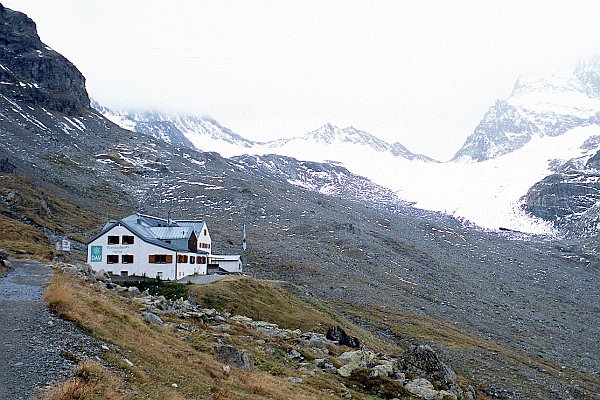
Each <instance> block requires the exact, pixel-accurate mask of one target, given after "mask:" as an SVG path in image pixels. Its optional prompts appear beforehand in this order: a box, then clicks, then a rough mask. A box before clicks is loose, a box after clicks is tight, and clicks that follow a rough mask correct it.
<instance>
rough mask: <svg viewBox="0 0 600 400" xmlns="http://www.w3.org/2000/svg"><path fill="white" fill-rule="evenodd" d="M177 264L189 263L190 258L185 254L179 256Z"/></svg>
mask: <svg viewBox="0 0 600 400" xmlns="http://www.w3.org/2000/svg"><path fill="white" fill-rule="evenodd" d="M177 262H178V263H187V262H188V256H186V255H183V254H179V255H178V256H177Z"/></svg>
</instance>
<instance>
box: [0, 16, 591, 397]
mask: <svg viewBox="0 0 600 400" xmlns="http://www.w3.org/2000/svg"><path fill="white" fill-rule="evenodd" d="M2 10H3V12H2V13H0V26H3V29H4V30H3V31H2V32H0V34H1V36H0V43H6V42H9V41H10V40H13V41H15V40H17V39H15V38H19V37H20V38H21V41H20V42H19V43H15V44H13V45H12V47H11V48H12V49H13V50H14V51H13V57H14V58H22V57H26V56H27V55H29V54H34V53H37V52H36V50H37V49H38V48H39V47H40V46H42V47H43V44H41V42H39V38H38V37H37V34H35V30H33V31H32V30H23V29H22V25H23V21H25V22H28V21H29V20H28V19H27V18H26V17H25V16H24V15H20V16H16V15H15V14H13V13H11V12H10V11H8V10H4V9H2ZM26 25H27V24H26ZM27 26H30V25H27ZM19 35H20V36H19ZM11 38H12V39H11ZM0 56H1V57H3V58H2V65H3V66H7V68H10V70H11V71H13V72H15V70H14V69H13V68H11V67H8V66H9V65H16V64H18V63H19V62H20V61H14V60H12V61H11V60H10V59H8V56H6V53H5V52H3V53H2V54H1V55H0ZM44 62H46V61H44ZM47 62H48V63H49V64H50V65H49V66H48V67H47V68H48V71H63V72H64V75H63V76H62V78H60V79H62V80H65V82H70V84H67V83H66V84H65V86H64V87H61V88H57V89H56V90H54V91H53V90H50V89H48V88H50V87H54V86H52V85H54V83H53V84H50V82H46V81H47V80H48V81H53V80H54V79H56V78H54V77H53V75H49V76H45V75H44V76H41V77H39V76H38V75H36V74H37V73H38V70H37V69H36V68H34V69H27V68H22V69H21V70H19V74H20V75H19V77H18V79H19V82H22V83H23V84H24V85H25V86H27V87H29V89H31V90H29V89H27V90H25V91H21V90H20V89H18V88H17V87H14V88H12V87H9V85H2V90H3V91H2V93H1V94H0V113H1V115H0V143H1V147H0V157H3V158H4V157H8V158H9V159H10V161H11V162H12V163H14V164H15V165H16V166H17V173H18V174H21V175H25V176H27V177H28V178H29V179H30V180H31V181H33V182H34V183H35V185H36V186H37V187H38V188H42V189H44V190H45V191H47V192H48V193H51V194H52V195H54V196H56V197H59V198H61V199H62V200H64V201H65V202H69V203H73V204H75V205H77V206H78V207H80V208H81V209H84V210H87V211H89V212H94V213H96V214H100V215H103V216H106V219H108V218H115V217H121V216H122V215H124V214H126V213H129V212H131V211H134V210H137V211H140V212H146V213H150V214H155V215H167V212H170V214H171V215H172V216H173V217H187V218H195V217H199V218H203V219H205V220H206V221H208V222H209V225H210V226H211V236H212V238H213V243H214V246H215V248H214V251H215V252H227V253H230V252H231V253H233V252H236V253H237V252H239V251H240V250H239V247H240V243H241V230H242V226H243V224H246V226H247V233H248V250H247V252H246V254H245V260H246V268H247V269H246V270H247V272H248V273H251V274H256V275H258V276H263V277H268V278H273V279H277V280H281V279H283V280H287V281H289V282H292V283H294V284H296V285H299V287H300V288H301V289H302V292H303V293H312V294H313V295H315V296H318V297H320V298H323V299H326V300H330V301H331V305H332V306H335V305H340V304H347V305H348V308H349V310H351V311H353V312H356V311H357V310H359V309H364V310H368V311H369V312H368V313H367V315H362V316H361V315H356V316H355V318H356V319H357V320H358V321H359V322H361V323H362V324H364V326H365V327H367V328H369V329H372V330H374V331H376V332H377V333H379V334H381V335H382V336H383V337H386V338H388V339H389V340H394V341H411V340H417V341H419V340H421V341H427V343H428V344H431V345H432V346H434V347H438V348H441V349H442V350H441V355H442V356H443V357H445V358H446V359H448V360H449V364H451V365H452V366H453V367H454V368H456V369H459V370H461V371H464V372H465V373H466V374H467V375H468V377H469V378H471V379H473V381H475V382H476V384H477V385H478V386H479V387H480V389H481V390H482V391H484V392H485V393H487V394H489V395H490V396H491V397H492V398H502V397H501V396H504V398H506V397H509V398H510V397H512V398H565V399H571V398H577V399H579V398H586V396H587V397H591V396H593V395H594V393H598V392H599V391H600V390H599V388H600V383H599V382H598V379H597V377H596V376H595V375H594V374H595V371H598V369H599V368H600V360H599V359H598V356H597V355H598V354H600V349H599V348H598V343H597V341H595V340H593V339H591V338H594V337H595V335H596V333H597V332H596V327H597V326H598V323H599V321H600V315H599V311H598V308H597V307H596V304H597V299H598V296H599V295H600V294H599V293H598V290H599V287H600V286H599V285H598V273H597V268H598V265H599V264H598V260H596V259H594V258H593V253H590V254H588V253H586V252H585V251H583V250H582V249H581V247H580V243H579V242H568V241H560V242H547V241H542V240H537V239H535V238H529V237H527V236H521V235H518V234H513V233H504V234H498V233H494V232H483V231H480V230H476V229H471V228H470V227H465V226H463V225H462V224H461V223H460V222H459V221H457V220H455V219H452V218H449V217H447V216H443V215H439V214H436V215H435V218H432V217H431V215H430V214H429V213H428V214H426V213H424V212H421V211H419V210H416V209H412V208H409V207H406V206H404V205H402V204H399V205H397V206H395V207H374V205H373V202H372V201H371V202H369V203H366V202H364V201H360V200H358V199H347V198H343V197H333V196H326V195H324V194H322V193H319V192H318V191H314V190H307V189H306V188H301V187H297V186H294V185H292V184H290V183H289V182H286V180H287V176H288V174H287V173H285V174H284V176H285V177H286V178H285V179H284V178H282V177H281V175H279V173H278V172H271V173H267V172H265V171H264V170H262V168H251V167H250V165H252V162H254V161H252V160H251V159H246V160H243V159H238V160H232V159H224V158H222V157H221V156H219V155H218V154H215V153H203V152H200V151H198V150H195V149H192V148H189V147H185V146H178V145H174V144H170V143H167V142H165V141H164V140H159V139H156V138H154V137H152V136H150V135H147V134H142V133H138V132H133V131H129V130H125V129H123V128H121V127H119V126H117V125H115V124H114V123H112V122H111V121H109V120H108V119H106V118H105V117H104V116H102V115H101V114H100V113H99V112H97V111H95V110H93V109H90V108H88V107H87V104H88V101H89V99H87V96H85V97H84V98H81V96H83V95H84V94H85V92H84V90H85V88H84V87H83V86H81V85H82V84H83V80H81V74H80V73H79V72H78V71H77V70H76V69H72V64H71V63H69V62H68V61H67V60H65V59H64V58H62V57H59V56H52V57H49V58H48V60H47ZM58 76H60V75H58ZM3 79H4V78H3ZM15 79H17V78H15ZM75 82H80V83H81V85H76V84H74V83H75ZM34 83H35V84H37V85H38V86H40V88H39V90H40V93H43V96H46V97H42V95H41V94H40V95H39V96H40V97H36V96H37V95H29V94H30V93H37V92H36V90H38V88H35V85H34ZM29 85H30V86H29ZM4 86H6V87H4ZM18 86H20V87H22V85H21V84H19V85H18ZM42 88H43V89H44V91H42ZM34 89H35V90H34ZM28 93H29V94H28ZM44 99H45V100H44ZM59 100H60V101H59ZM348 145H349V146H354V145H357V146H363V145H361V144H351V143H349V144H348ZM322 147H324V146H322ZM359 148H363V149H364V147H359ZM390 157H392V156H391V155H390ZM255 160H256V159H255ZM367 161H369V162H370V160H367ZM406 162H407V163H409V161H407V160H406ZM290 163H291V164H290V165H291V166H293V168H294V169H296V171H298V170H297V168H304V171H306V172H305V175H301V174H299V173H298V177H301V176H302V178H303V179H304V177H306V178H308V177H310V180H308V182H315V185H320V184H323V183H322V182H321V181H318V180H316V179H317V178H319V177H320V175H319V173H318V171H317V170H318V169H319V168H321V166H311V165H309V164H303V165H301V166H295V165H294V164H293V163H294V161H290ZM420 164H435V165H437V164H436V163H424V162H421V163H420ZM301 170H302V169H301ZM331 172H332V173H339V174H343V171H342V170H335V169H332V170H331ZM328 173H329V172H328ZM327 179H329V178H327ZM5 182H6V180H3V184H6V183H5ZM432 182H435V181H432ZM311 184H313V183H311ZM432 186H435V185H432ZM367 189H368V188H366V189H365V190H367ZM19 190H20V189H19V188H18V187H17V188H10V189H9V190H8V191H6V192H7V195H5V196H4V195H3V196H2V198H1V199H0V204H1V205H2V207H0V212H2V210H4V209H5V208H6V209H11V210H18V209H20V208H19V207H16V206H14V205H15V204H14V203H18V202H19V201H21V200H20V195H19ZM368 190H377V189H376V188H371V189H368ZM3 193H4V191H3ZM341 195H342V196H346V195H348V194H347V193H341ZM8 205H11V207H8ZM13 206H14V207H13ZM36 207H37V206H36ZM38 208H39V207H38ZM36 211H37V212H39V213H44V214H45V215H46V216H47V218H50V219H51V218H52V217H53V215H55V212H54V211H53V210H52V208H40V209H39V210H36ZM6 217H8V218H15V219H21V220H22V221H24V222H26V223H28V224H30V225H31V226H34V227H36V228H39V230H40V231H42V230H43V229H44V228H46V227H45V226H44V224H43V223H41V222H40V221H39V220H38V219H36V218H21V216H20V215H13V214H10V215H6ZM100 227H101V224H99V226H98V229H100ZM46 229H47V228H46ZM94 233H96V232H89V236H92V235H93V234H94ZM63 234H66V235H67V236H69V235H70V232H63ZM555 282H560V284H559V285H556V284H554V283H555ZM573 293H577V296H573ZM354 304H355V305H357V307H352V305H354ZM373 313H383V314H384V315H385V319H382V320H381V321H382V322H381V323H377V324H373V323H372V321H371V320H370V319H369V318H370V314H373ZM407 315H410V316H411V317H410V318H411V319H409V320H410V321H414V320H415V319H416V320H417V321H418V322H410V323H407V322H406V321H407V319H406V318H408V317H407ZM392 321H395V322H393V323H392ZM431 321H436V323H435V324H434V323H433V322H431ZM433 326H443V329H442V328H439V329H438V330H432V327H433ZM405 332H408V333H405ZM432 332H435V333H436V334H433V333H432ZM449 333H453V335H449ZM415 337H416V339H410V338H415ZM574 354H576V355H577V356H574ZM563 366H564V367H565V368H562V367H563Z"/></svg>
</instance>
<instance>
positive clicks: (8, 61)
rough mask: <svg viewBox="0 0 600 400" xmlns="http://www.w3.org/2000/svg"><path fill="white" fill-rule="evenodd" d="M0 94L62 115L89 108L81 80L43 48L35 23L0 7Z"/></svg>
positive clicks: (69, 66) (62, 59)
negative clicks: (41, 106)
mask: <svg viewBox="0 0 600 400" xmlns="http://www.w3.org/2000/svg"><path fill="white" fill-rule="evenodd" d="M0 82H2V84H1V85H0V94H4V95H6V96H7V97H9V98H14V99H16V100H19V101H23V102H26V103H28V104H31V105H33V106H36V105H43V106H44V107H46V108H48V109H50V110H54V111H59V112H61V113H64V114H69V115H71V114H77V113H79V112H80V111H81V110H82V109H86V108H89V106H90V100H89V98H88V94H87V92H86V89H85V78H84V77H83V75H82V74H81V72H79V70H78V69H77V68H76V67H75V66H74V65H73V64H71V62H69V60H67V59H66V58H65V57H63V56H62V55H60V54H58V53H57V52H55V51H54V50H52V49H50V48H49V47H47V46H46V45H44V44H43V43H42V42H41V40H40V38H39V36H38V34H37V31H36V26H35V23H34V22H33V21H32V20H31V19H30V18H28V17H27V16H26V15H25V14H23V13H20V12H17V11H13V10H10V9H7V8H4V6H2V5H0Z"/></svg>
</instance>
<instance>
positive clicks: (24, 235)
mask: <svg viewBox="0 0 600 400" xmlns="http://www.w3.org/2000/svg"><path fill="white" fill-rule="evenodd" d="M0 248H2V249H5V250H7V251H8V252H9V253H10V254H12V255H15V251H16V250H23V251H26V252H27V253H28V254H27V256H28V257H29V258H35V259H39V260H49V259H52V256H53V253H52V250H51V246H50V242H49V241H48V239H47V238H46V236H44V234H42V233H41V232H40V231H38V230H37V229H35V228H33V227H32V226H30V225H27V224H24V223H23V222H20V221H16V220H14V219H11V218H8V217H6V216H4V215H1V214H0Z"/></svg>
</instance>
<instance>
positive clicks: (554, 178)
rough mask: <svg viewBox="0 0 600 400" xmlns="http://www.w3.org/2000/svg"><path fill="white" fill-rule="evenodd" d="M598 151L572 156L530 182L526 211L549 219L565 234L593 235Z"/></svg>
mask: <svg viewBox="0 0 600 400" xmlns="http://www.w3.org/2000/svg"><path fill="white" fill-rule="evenodd" d="M599 202H600V152H597V153H595V154H594V155H592V156H591V157H589V156H588V157H587V158H586V157H584V158H583V159H573V160H569V161H568V162H566V163H564V164H563V165H562V166H560V167H559V168H557V169H556V173H554V174H552V175H549V176H547V177H545V178H544V179H542V180H541V181H539V182H538V183H536V184H535V185H534V186H532V187H531V188H530V189H529V191H528V192H527V195H526V196H525V202H524V204H525V205H524V208H525V211H527V212H529V213H531V214H533V215H534V216H536V217H539V218H542V219H544V220H546V221H549V222H552V223H553V224H554V225H555V226H556V227H557V228H559V229H561V230H562V231H564V232H565V233H566V234H569V235H575V236H590V235H596V234H598V232H599V227H600V225H599V222H600V207H599Z"/></svg>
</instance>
